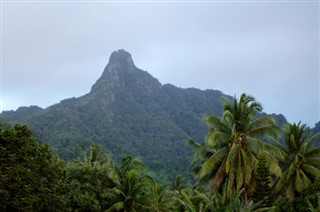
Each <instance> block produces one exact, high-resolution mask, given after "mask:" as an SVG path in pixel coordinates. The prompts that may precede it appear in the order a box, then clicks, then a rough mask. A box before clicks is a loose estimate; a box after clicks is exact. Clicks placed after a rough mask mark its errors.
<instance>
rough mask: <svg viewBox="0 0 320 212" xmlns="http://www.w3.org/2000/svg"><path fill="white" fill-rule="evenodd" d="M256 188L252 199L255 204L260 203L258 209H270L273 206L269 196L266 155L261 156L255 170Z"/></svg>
mask: <svg viewBox="0 0 320 212" xmlns="http://www.w3.org/2000/svg"><path fill="white" fill-rule="evenodd" d="M255 175H256V188H255V191H254V194H253V196H252V199H253V201H254V202H255V203H260V204H259V208H264V209H267V208H270V207H272V206H273V198H272V196H271V192H272V190H271V175H270V172H269V167H268V166H267V160H266V155H265V154H263V153H262V154H261V155H260V157H259V163H258V167H257V170H256V173H255Z"/></svg>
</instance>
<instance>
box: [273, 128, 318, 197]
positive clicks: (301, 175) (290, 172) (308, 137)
mask: <svg viewBox="0 0 320 212" xmlns="http://www.w3.org/2000/svg"><path fill="white" fill-rule="evenodd" d="M283 131H284V142H283V143H278V148H279V149H281V150H282V151H283V152H284V154H285V162H284V164H283V170H284V171H283V175H282V177H281V178H280V179H279V181H278V183H277V185H276V189H275V191H276V192H278V193H281V192H280V191H282V192H283V195H284V196H285V197H286V198H288V199H293V198H294V197H295V196H296V194H297V193H301V192H302V191H303V190H304V189H306V188H307V187H308V186H309V185H311V183H312V182H314V180H315V179H316V178H317V177H320V147H315V146H314V142H315V140H316V139H317V137H319V136H320V133H318V134H315V135H312V132H311V130H310V129H308V128H307V126H306V125H305V124H301V122H299V123H298V124H296V123H294V124H287V125H285V126H284V127H283Z"/></svg>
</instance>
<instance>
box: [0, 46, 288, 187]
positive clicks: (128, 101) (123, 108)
mask: <svg viewBox="0 0 320 212" xmlns="http://www.w3.org/2000/svg"><path fill="white" fill-rule="evenodd" d="M213 86H214V85H213ZM221 97H226V98H228V99H230V100H231V99H232V97H231V96H227V95H225V94H223V93H222V92H221V91H216V90H204V91H203V90H199V89H196V88H187V89H182V88H177V87H175V86H174V85H170V84H165V85H162V84H161V83H160V82H159V81H158V80H157V79H155V78H154V77H152V76H151V75H150V74H149V73H148V72H146V71H143V70H140V69H138V68H137V67H136V66H135V65H134V62H133V60H132V58H131V55H130V54H129V53H128V52H126V51H124V50H119V51H115V52H113V53H112V55H111V56H110V59H109V63H108V65H107V66H106V68H105V69H104V71H103V73H102V76H101V77H100V78H99V79H98V80H97V82H96V83H95V84H94V85H93V86H92V89H91V91H90V92H89V93H88V94H86V95H84V96H81V97H78V98H70V99H66V100H62V101H61V102H60V103H58V104H55V105H52V106H50V107H48V108H46V109H42V108H39V107H37V106H31V107H20V108H19V109H18V110H16V111H6V112H3V113H1V117H2V118H3V119H4V120H6V121H8V122H11V123H20V124H27V125H28V126H29V127H30V128H31V129H32V131H33V132H34V134H35V136H36V137H37V138H39V139H40V140H41V141H44V142H47V143H49V144H50V145H51V147H52V149H53V150H54V151H55V152H56V153H58V154H59V155H60V157H62V158H63V159H73V158H75V157H76V156H77V155H78V154H79V151H81V146H84V147H87V148H88V147H89V146H90V145H91V144H93V143H94V144H97V145H101V147H102V149H103V150H104V151H107V152H108V154H110V156H112V157H113V158H114V160H115V161H120V160H121V158H122V157H123V156H125V155H127V154H131V155H134V156H137V157H141V158H142V159H143V160H144V161H145V163H146V166H147V168H148V170H150V171H151V174H153V175H154V176H157V178H158V179H161V180H163V181H168V180H169V178H172V177H173V176H176V175H178V174H181V175H184V176H187V177H188V178H191V172H190V169H189V168H188V167H189V165H190V161H191V155H192V154H191V153H192V148H190V146H188V145H187V142H186V141H187V140H188V139H192V140H194V141H196V142H198V143H201V142H202V141H203V140H204V139H205V134H206V131H207V124H206V123H205V122H204V120H203V117H204V115H205V114H209V113H210V114H215V115H222V113H221V111H222V105H221V104H220V100H221ZM262 114H263V113H260V115H262ZM274 117H275V118H276V119H277V120H278V124H279V125H282V124H284V123H286V119H285V117H284V116H282V115H274Z"/></svg>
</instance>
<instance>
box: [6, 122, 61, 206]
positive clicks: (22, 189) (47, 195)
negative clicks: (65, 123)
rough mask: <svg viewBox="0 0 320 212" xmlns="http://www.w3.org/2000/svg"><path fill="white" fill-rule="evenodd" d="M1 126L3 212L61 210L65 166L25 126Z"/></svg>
mask: <svg viewBox="0 0 320 212" xmlns="http://www.w3.org/2000/svg"><path fill="white" fill-rule="evenodd" d="M2 126H3V125H1V127H0V211H42V210H46V211H59V210H62V209H63V208H64V204H65V201H64V199H63V197H62V195H60V192H61V190H62V175H63V163H62V161H60V160H59V159H58V158H57V157H56V156H55V155H54V154H53V153H52V152H51V150H50V148H49V146H48V145H46V144H41V143H39V142H38V140H37V139H35V138H34V137H33V136H32V132H31V131H30V130H29V128H28V127H27V126H25V125H23V126H22V125H15V126H14V127H13V128H10V127H8V126H6V127H5V128H4V129H3V128H2Z"/></svg>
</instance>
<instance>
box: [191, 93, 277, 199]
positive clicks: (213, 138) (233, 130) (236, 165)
mask: <svg viewBox="0 0 320 212" xmlns="http://www.w3.org/2000/svg"><path fill="white" fill-rule="evenodd" d="M221 102H222V104H223V106H224V109H223V114H222V117H218V116H215V115H212V114H209V115H206V116H205V121H206V123H207V125H208V127H209V131H208V133H207V136H206V140H205V142H204V145H198V150H200V152H202V160H203V162H202V164H201V165H200V167H199V169H198V170H197V177H198V178H199V179H203V178H206V179H209V181H210V182H211V186H212V188H213V189H214V190H221V188H222V185H223V184H224V182H226V180H227V179H228V181H227V182H228V185H227V191H228V196H229V197H231V196H232V194H233V192H234V191H237V192H240V190H242V189H243V190H244V191H243V196H244V197H245V200H246V197H247V195H249V194H251V193H252V192H253V189H254V186H253V185H254V183H253V182H254V179H253V178H254V177H253V176H254V170H255V168H256V165H257V161H258V160H257V157H258V155H259V153H260V152H261V151H262V150H264V149H269V150H270V149H272V150H273V151H268V153H267V155H266V158H267V160H268V163H269V164H268V166H269V167H270V171H271V172H272V173H273V174H276V175H280V174H281V169H280V167H279V166H278V163H277V159H276V158H275V154H276V153H277V155H278V156H279V157H280V156H281V155H280V152H279V151H278V150H277V148H275V147H274V146H272V145H269V144H267V143H265V142H262V141H261V138H267V137H273V138H277V137H278V135H279V133H278V127H277V126H276V122H275V120H274V118H272V117H270V116H259V117H257V115H258V113H259V112H261V111H262V106H261V105H260V104H259V103H257V102H256V101H255V99H254V98H253V97H251V96H247V95H246V94H242V95H241V97H240V100H239V101H238V100H237V99H236V98H234V100H233V104H232V105H231V103H230V101H229V99H227V98H222V101H221ZM271 152H272V153H271ZM200 155H201V153H200ZM197 157H198V158H199V154H198V156H197ZM200 160H201V157H200Z"/></svg>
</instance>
